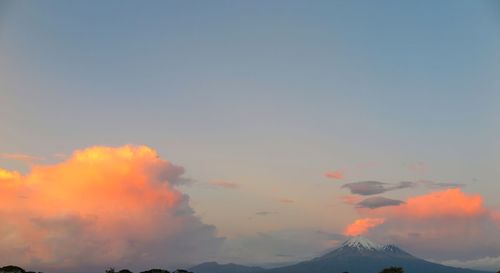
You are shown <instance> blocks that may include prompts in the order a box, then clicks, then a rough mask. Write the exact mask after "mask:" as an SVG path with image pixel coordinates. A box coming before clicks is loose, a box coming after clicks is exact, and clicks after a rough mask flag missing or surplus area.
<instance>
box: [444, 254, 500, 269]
mask: <svg viewBox="0 0 500 273" xmlns="http://www.w3.org/2000/svg"><path fill="white" fill-rule="evenodd" d="M439 263H442V264H445V265H449V266H454V267H461V268H472V269H479V270H487V271H496V270H498V269H499V268H500V256H498V257H490V256H486V257H482V258H478V259H472V260H445V261H439Z"/></svg>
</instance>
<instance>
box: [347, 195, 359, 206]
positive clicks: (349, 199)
mask: <svg viewBox="0 0 500 273" xmlns="http://www.w3.org/2000/svg"><path fill="white" fill-rule="evenodd" d="M361 200H362V198H361V197H359V196H357V195H346V196H342V202H344V203H346V204H348V205H354V204H357V203H359V202H361Z"/></svg>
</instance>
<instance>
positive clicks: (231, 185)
mask: <svg viewBox="0 0 500 273" xmlns="http://www.w3.org/2000/svg"><path fill="white" fill-rule="evenodd" d="M209 183H210V184H211V185H213V186H217V187H221V188H225V189H236V188H239V187H240V185H239V184H237V183H235V182H231V181H226V180H212V181H210V182H209Z"/></svg>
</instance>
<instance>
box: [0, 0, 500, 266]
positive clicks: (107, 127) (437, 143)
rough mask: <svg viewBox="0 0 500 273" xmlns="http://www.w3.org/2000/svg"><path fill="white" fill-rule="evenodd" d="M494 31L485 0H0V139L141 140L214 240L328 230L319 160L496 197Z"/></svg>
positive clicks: (325, 183)
mask: <svg viewBox="0 0 500 273" xmlns="http://www.w3.org/2000/svg"><path fill="white" fill-rule="evenodd" d="M499 30H500V4H498V3H497V2H495V1H438V2H436V1H413V2H409V1H405V2H401V1H377V2H374V1H355V2H354V1H314V2H309V1H272V2H269V1H210V2H208V1H207V2H202V1H198V2H195V1H149V2H139V1H137V2H132V1H126V2H123V1H106V2H101V1H80V2H74V1H73V2H62V1H44V2H39V1H36V2H35V1H32V2H27V1H26V2H25V1H23V2H19V1H17V2H16V1H2V2H0V124H1V127H2V133H1V134H0V152H2V153H22V154H29V155H33V156H38V157H43V158H46V160H47V161H48V162H56V161H58V159H57V158H56V157H54V156H53V155H54V154H65V155H69V154H71V153H72V151H73V150H75V149H80V148H85V147H89V146H93V145H109V146H120V145H124V144H129V143H131V144H144V145H148V146H150V147H153V148H154V149H156V150H157V151H158V152H159V153H160V154H161V156H162V157H164V158H166V159H168V160H170V161H172V162H174V163H176V164H179V165H181V166H183V167H185V168H186V176H187V177H189V178H190V179H192V180H193V181H196V182H195V183H193V184H192V185H191V186H185V187H184V188H183V192H185V193H187V194H189V196H190V197H191V203H192V204H191V205H192V207H193V208H194V210H195V211H196V213H198V214H199V215H200V217H201V219H203V220H204V221H205V222H207V223H210V224H213V225H215V226H216V227H217V229H218V231H219V232H220V234H221V235H222V236H226V237H228V238H243V237H241V236H251V235H252V234H255V233H256V232H277V231H276V230H280V229H285V228H288V229H300V230H304V229H321V230H329V231H332V232H340V231H341V230H342V228H343V227H344V226H345V225H346V224H347V223H349V222H350V221H352V220H353V219H355V218H357V215H356V211H355V210H353V209H352V208H351V207H349V206H347V205H345V204H339V202H338V201H335V200H339V198H340V197H341V196H343V195H345V194H347V192H346V190H345V189H340V188H339V185H341V184H342V183H339V182H336V181H334V182H331V181H329V180H328V179H326V178H325V177H324V176H323V174H324V173H325V172H327V171H332V170H343V171H346V170H347V171H346V178H345V181H342V182H343V183H347V182H355V181H363V180H377V181H384V182H388V183H396V182H399V181H408V180H409V181H416V180H431V181H437V182H442V183H460V184H465V185H466V186H465V188H464V191H466V192H471V193H479V194H481V195H482V196H483V197H484V202H485V203H486V204H487V205H488V206H490V207H494V208H499V207H500V203H499V201H498V198H497V193H498V189H499V188H498V187H499V186H498V183H497V182H498V181H497V180H498V177H499V175H500V171H499V170H498V167H497V166H498V164H499V163H500V156H499V155H500V141H499V139H500V138H499V136H500V126H499V124H500V122H499V117H500V110H499V109H500V92H499V91H498V90H499V88H500V81H499V77H498V75H499V73H500V31H499ZM0 160H1V161H0V163H1V164H2V166H3V167H6V168H19V169H21V170H23V171H27V169H26V166H23V165H22V164H21V163H19V162H14V161H12V160H8V159H5V158H4V159H0ZM415 164H423V165H425V169H426V170H425V172H423V173H422V172H420V173H415V172H412V171H411V170H409V169H408V166H413V165H415ZM361 165H362V166H370V167H366V168H358V166H361ZM356 168H357V171H352V170H353V169H356ZM358 169H362V170H358ZM211 181H229V182H231V183H235V184H238V185H239V186H241V187H240V188H239V189H238V190H236V191H234V190H233V191H224V190H216V189H214V188H213V187H212V186H211V185H210V183H211ZM424 191H425V190H424V189H414V190H403V191H401V192H394V193H391V194H392V196H391V197H393V198H399V199H404V198H407V197H409V196H412V195H414V194H417V193H418V194H422V193H423V192H424ZM280 198H281V199H287V198H288V199H293V200H294V201H295V203H296V205H295V206H291V207H290V206H285V205H283V204H281V203H279V202H275V200H276V199H280ZM236 200H237V201H238V202H236V203H237V204H234V207H233V206H231V207H228V206H224V205H223V204H225V203H228V202H229V203H231V202H235V201H236ZM329 206H333V207H334V208H335V210H336V217H324V213H323V210H324V208H325V207H327V208H328V207H329ZM259 211H268V212H273V213H275V215H274V217H273V219H275V220H267V219H266V220H255V221H252V222H251V223H248V222H245V221H246V220H247V219H249V218H252V217H254V218H255V213H256V212H259ZM299 216H300V217H304V218H305V220H306V221H298V220H297V217H299ZM257 218H259V217H257ZM260 218H265V217H260ZM306 223H307V224H306ZM239 240H240V239H239ZM314 250H317V251H321V250H322V249H321V248H320V247H317V248H314ZM499 251H500V250H499ZM304 255H305V254H304ZM498 255H500V252H499V254H498ZM473 258H477V257H473ZM247 262H251V261H247Z"/></svg>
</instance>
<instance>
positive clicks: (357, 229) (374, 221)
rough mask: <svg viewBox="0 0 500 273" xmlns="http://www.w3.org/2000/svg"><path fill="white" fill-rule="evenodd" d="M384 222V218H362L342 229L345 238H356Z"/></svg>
mask: <svg viewBox="0 0 500 273" xmlns="http://www.w3.org/2000/svg"><path fill="white" fill-rule="evenodd" d="M384 222H385V219H384V218H363V219H358V220H356V221H354V222H353V223H352V224H350V225H348V226H347V227H346V228H345V229H344V235H346V236H358V235H363V234H365V233H367V232H368V230H370V229H371V228H373V227H376V226H378V225H380V224H382V223H384Z"/></svg>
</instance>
